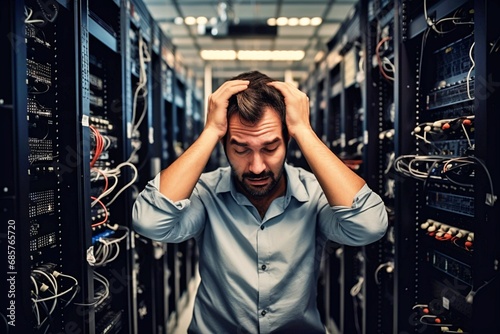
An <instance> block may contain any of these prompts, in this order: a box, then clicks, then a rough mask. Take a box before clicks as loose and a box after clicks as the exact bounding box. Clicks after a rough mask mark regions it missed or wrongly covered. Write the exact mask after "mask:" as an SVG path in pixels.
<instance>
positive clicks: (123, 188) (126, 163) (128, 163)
mask: <svg viewBox="0 0 500 334" xmlns="http://www.w3.org/2000/svg"><path fill="white" fill-rule="evenodd" d="M125 165H126V166H130V167H131V168H132V170H133V171H134V177H133V178H132V180H130V181H129V182H128V183H127V184H126V185H124V186H123V187H122V188H121V189H120V191H118V192H117V193H116V194H115V196H114V197H113V198H112V199H111V200H110V201H109V202H108V203H106V207H108V206H110V205H111V204H113V202H114V201H115V200H116V198H117V197H118V195H120V194H121V193H122V192H123V191H125V189H127V188H128V187H130V186H131V185H132V184H133V183H134V182H135V181H136V180H137V177H138V175H139V172H138V171H137V167H135V166H134V165H133V164H132V163H130V162H123V163H121V164H120V165H118V166H125Z"/></svg>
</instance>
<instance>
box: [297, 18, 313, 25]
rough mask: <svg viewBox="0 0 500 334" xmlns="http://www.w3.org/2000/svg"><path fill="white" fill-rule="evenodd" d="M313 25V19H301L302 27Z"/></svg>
mask: <svg viewBox="0 0 500 334" xmlns="http://www.w3.org/2000/svg"><path fill="white" fill-rule="evenodd" d="M310 24H311V19H310V18H308V17H301V18H300V19H299V25H300V26H302V27H305V26H308V25H310Z"/></svg>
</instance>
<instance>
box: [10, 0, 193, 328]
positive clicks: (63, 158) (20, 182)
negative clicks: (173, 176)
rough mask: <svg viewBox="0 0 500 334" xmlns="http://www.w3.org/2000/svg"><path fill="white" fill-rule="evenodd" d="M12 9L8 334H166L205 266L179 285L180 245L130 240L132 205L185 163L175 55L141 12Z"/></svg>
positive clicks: (51, 6)
mask: <svg viewBox="0 0 500 334" xmlns="http://www.w3.org/2000/svg"><path fill="white" fill-rule="evenodd" d="M2 6H3V7H2V14H1V15H2V24H1V26H0V27H1V31H2V32H5V35H6V36H8V37H9V38H10V40H9V47H8V48H3V49H2V50H3V51H2V59H7V61H8V62H9V63H10V66H4V67H2V75H3V77H5V78H8V79H7V80H4V81H3V82H2V93H1V96H0V107H1V110H2V113H1V117H2V122H1V124H2V130H3V131H2V139H4V142H5V143H7V144H8V145H7V147H6V154H7V158H8V161H9V164H7V167H6V176H7V177H5V178H2V181H1V182H2V189H3V192H2V197H1V198H2V199H1V203H2V210H1V212H2V219H4V220H5V222H6V224H2V226H4V227H3V228H2V231H1V233H2V238H0V242H1V245H2V249H5V251H6V254H10V255H9V256H8V257H7V263H8V264H9V265H12V267H11V269H10V270H8V271H6V274H4V272H2V277H4V278H5V280H7V278H9V279H11V280H10V281H12V284H8V285H7V290H5V291H4V285H2V291H3V292H5V295H6V296H10V297H8V298H7V299H5V301H4V299H2V306H5V307H4V308H3V309H4V310H7V312H10V313H7V314H4V311H2V320H3V319H5V320H6V322H7V327H6V328H7V329H8V332H9V333H17V332H19V333H26V332H71V331H79V332H82V333H104V332H106V333H118V332H120V333H136V332H138V331H139V329H140V330H146V331H148V332H151V333H154V332H164V331H165V330H166V328H167V327H168V326H172V325H171V324H170V323H169V321H168V319H169V315H171V314H172V313H176V312H179V311H180V309H179V308H177V309H176V308H175V304H178V303H179V300H178V299H175V297H179V295H181V294H183V293H184V291H177V292H176V293H173V291H174V289H175V288H177V289H180V288H183V289H186V286H187V282H185V281H182V280H183V279H190V278H191V277H193V275H194V269H193V268H194V263H191V265H190V266H186V268H189V272H186V273H184V274H183V275H182V276H181V273H180V272H178V273H177V275H173V274H172V273H174V272H175V269H174V268H175V266H176V265H177V266H178V265H179V264H180V261H181V260H180V259H179V258H177V257H175V262H169V259H170V256H169V254H170V253H172V254H174V255H175V254H176V253H173V252H171V251H170V252H168V250H169V248H172V247H176V245H165V244H161V243H155V242H152V241H151V240H145V239H144V238H142V237H140V236H138V235H136V234H134V233H132V232H131V212H130V210H123V209H122V208H131V207H132V203H133V200H134V199H135V195H136V194H137V193H138V191H140V190H141V188H142V187H144V185H145V183H146V182H147V181H149V179H150V178H152V176H154V175H155V174H156V173H157V172H158V171H159V170H160V169H161V168H163V167H166V165H167V164H168V163H169V162H171V159H172V158H173V155H169V153H170V151H169V149H170V148H172V147H174V145H172V142H171V141H170V140H171V138H169V135H170V133H172V131H170V129H168V127H169V126H170V127H171V126H172V123H171V122H167V119H168V115H169V114H171V113H172V110H173V106H174V100H175V97H174V90H173V86H174V85H173V84H172V82H173V80H172V79H173V78H175V75H176V74H175V71H176V70H177V69H175V64H174V62H172V57H171V56H169V55H173V51H172V50H173V49H174V47H173V45H172V43H171V42H170V40H168V38H166V37H165V36H164V35H163V34H162V33H161V32H160V29H159V27H158V25H157V24H156V23H155V22H154V20H153V19H152V17H151V16H150V14H149V13H148V12H147V10H146V8H145V6H144V4H143V3H142V2H140V1H126V0H123V1H118V0H107V1H96V0H88V1H46V2H41V1H36V0H26V1H7V2H6V3H4V4H3V5H2ZM153 61H154V62H153ZM153 69H154V70H155V71H157V73H158V75H157V76H156V77H154V76H153ZM166 69H168V70H166ZM162 70H165V71H162ZM180 89H186V87H181V88H180ZM176 94H177V95H178V96H180V98H177V102H178V103H180V104H183V103H184V101H183V98H184V95H183V94H184V92H182V91H177V92H176ZM179 101H180V102H179ZM190 103H191V105H192V109H193V110H195V108H199V95H194V94H192V100H191V101H190ZM157 108H158V109H157ZM198 113H199V110H198V112H197V113H196V114H198ZM193 115H195V113H193ZM157 120H159V122H157ZM193 125H196V126H193V128H192V131H191V134H190V136H191V137H194V136H196V131H198V130H199V129H200V126H199V125H197V124H195V123H194V122H193ZM172 128H173V127H172ZM186 247H187V246H186ZM193 247H194V245H193V244H192V243H191V244H190V245H189V247H187V248H186V251H185V252H186V254H189V257H190V259H191V261H196V257H195V252H194V248H193ZM171 277H173V278H174V279H175V280H177V281H178V284H177V286H175V284H173V281H171ZM10 281H8V282H10ZM158 291H162V292H163V293H158ZM176 294H177V296H176ZM171 296H174V298H172V297H171ZM11 305H12V306H11ZM9 306H11V309H9ZM11 319H12V320H11ZM9 320H11V322H10V323H8V322H9ZM14 324H15V326H14ZM2 325H3V324H2Z"/></svg>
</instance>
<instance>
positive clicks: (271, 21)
mask: <svg viewBox="0 0 500 334" xmlns="http://www.w3.org/2000/svg"><path fill="white" fill-rule="evenodd" d="M267 25H268V26H271V27H274V26H275V25H276V18H274V17H271V18H268V19H267Z"/></svg>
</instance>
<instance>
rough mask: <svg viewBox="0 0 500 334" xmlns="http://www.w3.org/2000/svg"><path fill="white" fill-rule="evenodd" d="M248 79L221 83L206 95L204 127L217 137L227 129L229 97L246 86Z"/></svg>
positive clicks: (220, 136)
mask: <svg viewBox="0 0 500 334" xmlns="http://www.w3.org/2000/svg"><path fill="white" fill-rule="evenodd" d="M249 83H250V81H248V80H231V81H226V82H225V83H223V84H222V85H221V86H220V87H219V88H218V89H217V90H216V91H215V92H213V93H212V94H210V96H209V97H208V108H207V123H206V125H205V129H212V130H214V131H215V132H216V134H217V135H218V137H219V139H220V138H222V137H223V136H224V135H225V134H226V131H227V107H228V104H229V99H230V98H231V96H233V95H234V94H236V93H239V92H241V91H243V90H245V89H247V88H248V84H249Z"/></svg>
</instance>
